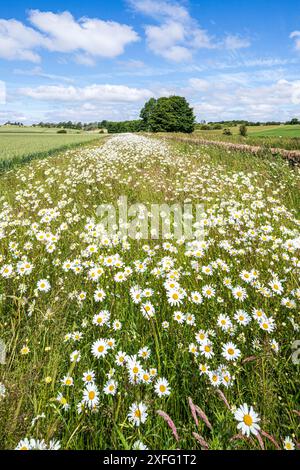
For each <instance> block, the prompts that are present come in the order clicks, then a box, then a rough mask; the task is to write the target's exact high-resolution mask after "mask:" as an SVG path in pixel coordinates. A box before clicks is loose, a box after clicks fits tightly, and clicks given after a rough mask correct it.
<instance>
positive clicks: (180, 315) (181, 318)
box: [173, 311, 185, 324]
mask: <svg viewBox="0 0 300 470" xmlns="http://www.w3.org/2000/svg"><path fill="white" fill-rule="evenodd" d="M173 318H174V320H175V321H177V323H179V324H182V323H184V320H185V315H184V314H183V313H182V312H180V311H177V312H174V313H173Z"/></svg>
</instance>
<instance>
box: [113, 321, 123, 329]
mask: <svg viewBox="0 0 300 470" xmlns="http://www.w3.org/2000/svg"><path fill="white" fill-rule="evenodd" d="M112 327H113V329H114V331H119V330H121V329H122V323H121V322H120V320H115V321H114V322H113V324H112Z"/></svg>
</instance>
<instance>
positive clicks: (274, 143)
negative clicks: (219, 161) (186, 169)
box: [193, 125, 300, 150]
mask: <svg viewBox="0 0 300 470" xmlns="http://www.w3.org/2000/svg"><path fill="white" fill-rule="evenodd" d="M230 130H231V132H232V135H230V136H227V135H223V130H212V131H202V130H196V131H195V132H194V134H193V135H194V136H195V137H197V138H203V139H208V140H217V141H219V140H221V141H224V142H233V143H240V144H247V145H253V146H256V145H258V146H262V147H266V148H269V147H274V148H277V147H278V148H282V149H286V150H299V149H300V126H296V125H295V126H288V125H287V126H283V125H282V126H249V127H248V128H247V130H248V134H247V136H246V137H242V136H240V135H239V127H238V126H235V127H231V128H230Z"/></svg>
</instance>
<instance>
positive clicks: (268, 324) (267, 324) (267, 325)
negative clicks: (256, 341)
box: [259, 317, 276, 333]
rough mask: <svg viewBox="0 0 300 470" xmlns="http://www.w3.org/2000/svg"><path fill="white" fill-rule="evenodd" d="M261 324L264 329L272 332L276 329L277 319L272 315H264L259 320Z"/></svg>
mask: <svg viewBox="0 0 300 470" xmlns="http://www.w3.org/2000/svg"><path fill="white" fill-rule="evenodd" d="M259 326H260V328H261V329H262V330H264V331H266V332H268V333H271V332H272V331H274V329H275V326H276V325H275V321H274V319H273V318H272V317H270V318H267V317H263V318H261V319H260V320H259Z"/></svg>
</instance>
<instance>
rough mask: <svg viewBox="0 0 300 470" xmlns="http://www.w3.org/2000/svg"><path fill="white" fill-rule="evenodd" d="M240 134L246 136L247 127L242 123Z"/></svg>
mask: <svg viewBox="0 0 300 470" xmlns="http://www.w3.org/2000/svg"><path fill="white" fill-rule="evenodd" d="M240 135H241V136H242V137H246V135H247V127H246V126H245V124H242V125H241V126H240Z"/></svg>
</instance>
